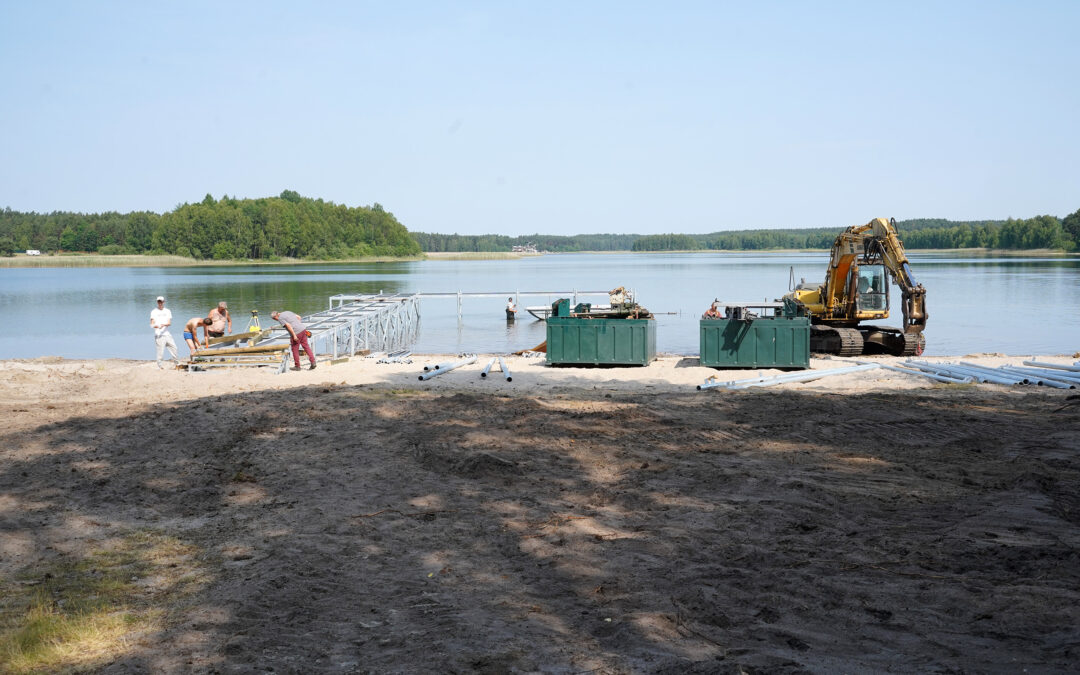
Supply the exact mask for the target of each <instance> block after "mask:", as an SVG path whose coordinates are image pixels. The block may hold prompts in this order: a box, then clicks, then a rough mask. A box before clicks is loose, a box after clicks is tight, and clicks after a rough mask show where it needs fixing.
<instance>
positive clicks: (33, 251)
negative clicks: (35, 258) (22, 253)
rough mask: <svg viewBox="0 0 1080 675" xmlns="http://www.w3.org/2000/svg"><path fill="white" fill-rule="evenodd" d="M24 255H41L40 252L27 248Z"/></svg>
mask: <svg viewBox="0 0 1080 675" xmlns="http://www.w3.org/2000/svg"><path fill="white" fill-rule="evenodd" d="M26 255H41V251H39V250H37V249H36V248H28V249H26Z"/></svg>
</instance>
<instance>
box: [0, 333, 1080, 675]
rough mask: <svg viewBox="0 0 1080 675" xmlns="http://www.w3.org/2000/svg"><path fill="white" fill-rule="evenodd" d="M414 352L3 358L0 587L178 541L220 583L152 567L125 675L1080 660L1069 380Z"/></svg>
mask: <svg viewBox="0 0 1080 675" xmlns="http://www.w3.org/2000/svg"><path fill="white" fill-rule="evenodd" d="M413 358H414V361H413V363H412V364H400V365H398V364H390V365H387V364H377V363H375V359H354V360H353V361H351V362H349V363H345V364H339V365H334V366H330V365H328V364H326V365H322V366H320V368H319V369H318V370H316V371H313V372H310V371H301V372H289V373H286V374H283V375H275V374H272V373H270V372H268V371H265V370H258V369H256V370H251V371H242V372H226V371H214V372H205V373H186V372H177V371H172V370H164V371H162V370H158V369H157V368H156V367H155V366H154V364H153V363H147V362H135V361H115V360H106V361H69V360H62V359H50V358H43V359H34V360H27V361H6V362H2V363H0V410H3V411H4V420H5V427H4V431H3V436H4V439H3V440H4V442H3V443H2V444H0V583H3V584H11V583H15V581H14V580H21V581H19V582H18V583H33V575H34V573H35V570H37V569H43V568H44V566H46V565H51V564H54V563H55V562H56V561H57V560H77V559H80V558H81V557H85V556H87V555H89V553H90V552H91V551H100V550H101V549H102V548H103V547H105V548H107V547H108V546H110V542H115V541H117V540H118V539H121V538H123V537H124V536H125V535H129V534H131V533H153V535H154V536H168V537H171V538H175V539H176V540H177V541H180V542H183V544H184V545H185V546H186V547H188V548H187V549H185V550H190V551H191V553H190V554H189V555H188V560H187V562H185V563H184V564H186V565H190V566H193V567H197V568H198V569H199V570H200V576H199V579H200V580H201V581H200V583H199V584H197V585H193V586H192V587H191V588H192V590H191V592H189V593H186V594H182V595H175V594H174V595H169V594H159V595H155V594H154V593H155V591H154V583H155V581H154V578H152V577H149V576H148V577H147V578H146V579H143V578H138V579H137V580H136V582H137V584H138V587H139V588H144V589H146V590H145V593H146V596H145V598H143V600H144V601H146V602H150V603H153V602H154V598H156V597H164V598H168V599H167V600H162V601H161V603H162V607H161V609H162V610H163V611H164V619H163V621H162V623H161V625H159V626H158V627H157V628H156V629H155V630H152V631H143V632H140V633H138V634H134V635H132V636H131V637H130V639H129V640H128V642H127V643H125V645H124V648H123V650H121V651H120V652H119V653H117V654H113V655H111V656H109V657H108V658H107V659H105V660H98V661H95V662H91V663H90V666H91V667H92V668H94V669H98V670H101V671H103V672H267V671H268V670H270V669H273V671H274V672H433V673H435V672H440V673H441V672H491V673H496V672H553V673H579V672H596V673H623V672H667V673H685V672H701V673H705V672H709V673H712V672H800V671H815V672H880V671H882V670H890V669H891V670H898V671H905V672H912V671H919V672H925V671H1009V672H1019V671H1021V670H1022V669H1023V668H1027V669H1029V670H1035V671H1064V670H1070V669H1074V668H1075V667H1076V663H1078V662H1080V609H1078V608H1080V458H1078V451H1080V396H1078V394H1077V392H1074V391H1068V390H1048V389H1045V388H1039V387H1034V386H1027V387H1002V386H996V385H985V384H981V385H942V384H937V383H934V382H931V381H930V380H927V379H924V378H917V377H911V376H908V375H903V374H898V373H892V372H890V371H885V370H877V371H870V372H864V373H856V374H851V375H840V376H834V377H829V378H824V379H822V380H819V381H817V382H813V383H806V384H788V385H783V386H780V387H774V388H768V389H754V390H747V391H720V390H711V391H703V392H699V391H696V390H695V388H694V387H695V385H697V384H700V383H701V382H703V381H704V380H705V378H706V377H708V376H710V375H717V374H718V375H719V376H720V377H721V378H723V379H728V378H730V379H737V378H739V377H745V376H747V375H751V374H756V372H757V371H753V372H752V373H739V372H737V371H723V372H720V373H718V372H717V371H713V370H711V369H705V368H701V367H699V366H697V365H696V361H695V360H691V359H686V358H681V357H676V356H664V357H662V358H661V359H659V360H658V362H656V363H654V364H652V365H651V366H649V367H648V368H611V369H592V368H548V367H545V366H544V364H543V360H542V358H524V357H512V358H510V359H508V360H507V362H508V365H509V366H510V368H511V371H512V373H513V381H512V382H506V381H505V380H504V379H503V378H502V376H501V375H500V374H499V373H498V372H493V373H492V374H491V375H490V376H489V377H488V378H487V379H481V378H480V377H479V371H480V369H481V368H482V367H483V365H484V364H485V363H486V361H487V359H486V358H485V357H483V356H481V357H480V359H479V360H478V362H477V363H476V364H474V365H472V366H469V367H467V368H465V369H462V370H459V371H455V372H451V373H447V374H446V375H443V376H440V377H437V378H435V379H434V380H431V381H429V382H419V381H417V379H416V378H417V375H418V374H419V373H420V372H421V366H422V365H423V364H424V363H429V362H430V363H435V362H438V361H442V360H446V359H447V358H450V357H447V356H445V355H444V356H432V357H424V358H420V357H413ZM1039 359H1040V360H1047V361H1056V362H1059V363H1071V362H1072V361H1074V360H1075V358H1072V357H1067V356H1043V357H1039ZM879 360H881V361H882V362H886V363H888V362H891V361H892V359H887V358H881V359H879ZM932 360H933V359H932ZM938 360H944V359H938ZM965 360H975V361H979V362H981V363H985V364H989V365H997V364H1000V363H1006V362H1008V363H1014V364H1019V363H1020V361H1021V360H1022V357H1004V356H1001V355H985V354H984V355H969V356H968V357H965ZM844 365H850V363H848V362H845V361H844V360H840V359H835V360H817V359H815V360H814V363H813V366H814V367H815V368H831V367H840V366H844ZM27 579H30V581H27ZM133 579H134V577H133ZM0 669H2V668H0Z"/></svg>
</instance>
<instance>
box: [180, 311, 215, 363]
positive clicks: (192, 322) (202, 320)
mask: <svg viewBox="0 0 1080 675" xmlns="http://www.w3.org/2000/svg"><path fill="white" fill-rule="evenodd" d="M212 323H214V320H213V319H211V318H210V317H208V316H193V317H191V318H190V319H188V322H187V323H185V324H184V342H186V343H187V346H188V349H190V350H191V353H192V354H194V353H195V350H196V349H198V348H199V340H198V339H197V338H196V337H195V333H196V331H198V330H199V326H202V329H203V334H202V337H203V346H204V347H209V346H210V343H209V341H208V340H207V338H208V337H209V336H208V335H207V333H209V332H210V329H209V326H210V324H212Z"/></svg>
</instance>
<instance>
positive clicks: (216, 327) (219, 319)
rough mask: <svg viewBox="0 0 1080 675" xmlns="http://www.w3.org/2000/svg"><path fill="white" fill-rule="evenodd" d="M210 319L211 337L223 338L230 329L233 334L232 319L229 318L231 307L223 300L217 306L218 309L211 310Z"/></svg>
mask: <svg viewBox="0 0 1080 675" xmlns="http://www.w3.org/2000/svg"><path fill="white" fill-rule="evenodd" d="M209 316H210V319H211V320H212V323H211V325H210V330H209V331H208V332H209V333H210V337H216V338H217V337H223V336H224V335H225V328H226V327H228V329H229V332H230V333H231V332H232V317H231V316H229V306H228V305H226V304H225V301H224V300H222V301H221V302H219V303H218V304H217V307H215V308H213V309H212V310H210V314H209Z"/></svg>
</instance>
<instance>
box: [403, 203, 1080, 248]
mask: <svg viewBox="0 0 1080 675" xmlns="http://www.w3.org/2000/svg"><path fill="white" fill-rule="evenodd" d="M844 227H846V226H843V227H840V226H838V227H815V228H803V229H782V230H734V231H729V232H713V233H711V234H675V233H671V234H646V235H638V234H581V235H574V236H566V237H555V236H550V235H541V234H532V235H526V236H521V237H506V236H502V235H495V234H489V235H460V234H432V233H428V232H414V233H413V236H414V237H416V240H417V241H418V242H419V243H420V247H421V248H422V249H423V250H424V251H454V252H462V251H477V252H490V251H508V250H510V248H511V247H512V246H515V245H520V246H523V245H526V244H533V245H535V246H536V248H537V249H539V250H541V251H552V252H556V253H566V252H574V251H698V250H725V251H762V250H769V249H788V248H790V249H815V248H816V249H828V248H831V247H832V245H833V241H835V240H836V235H838V234H839V233H840V231H841V230H843V229H844ZM896 227H897V230H899V232H900V237H901V239H902V240H903V241H904V246H905V247H906V248H908V249H927V248H1000V249H1034V248H1049V249H1062V250H1066V251H1071V250H1078V249H1080V210H1078V211H1076V212H1074V213H1072V214H1071V215H1069V216H1066V217H1065V218H1063V219H1058V218H1057V217H1055V216H1036V217H1034V218H1027V219H1016V218H1009V219H1008V220H978V221H951V220H945V219H943V218H920V219H913V220H904V221H897V223H896Z"/></svg>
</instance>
